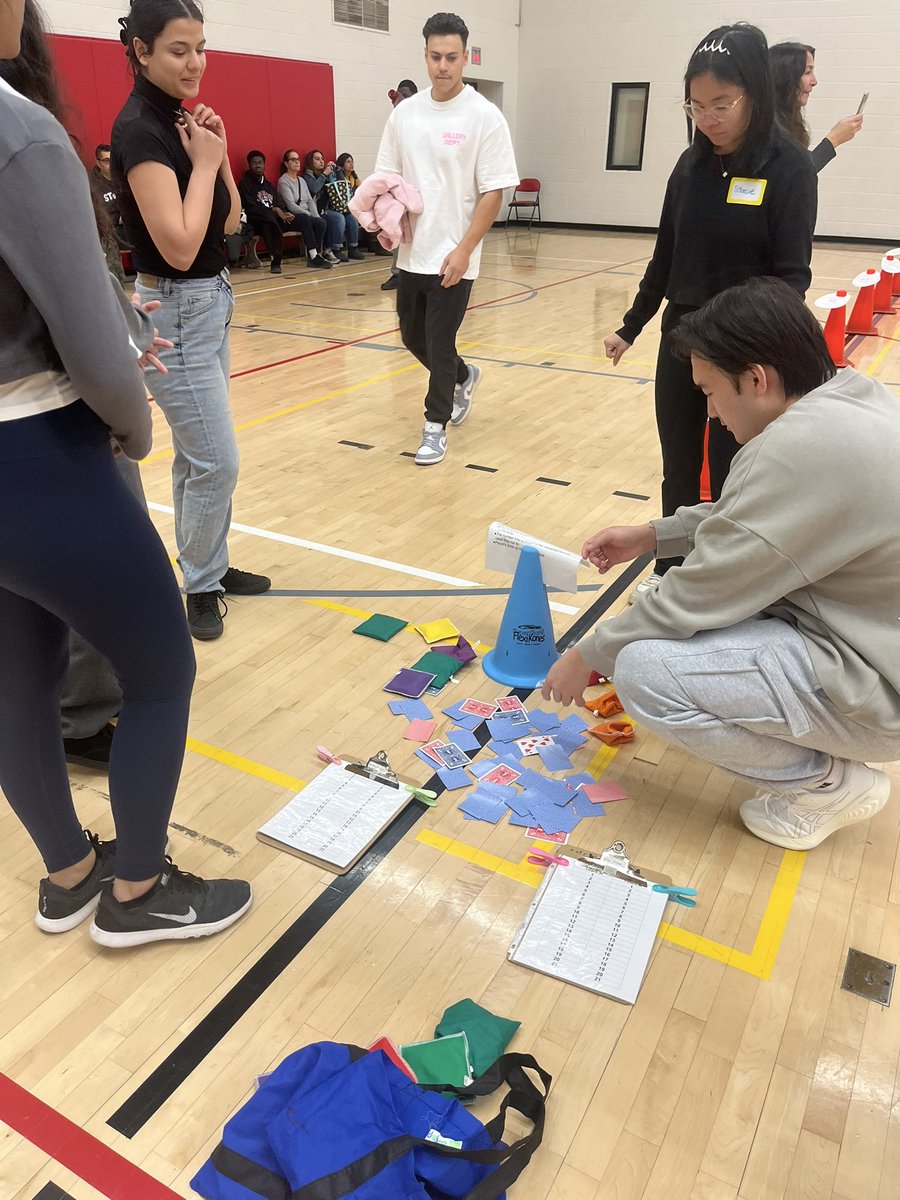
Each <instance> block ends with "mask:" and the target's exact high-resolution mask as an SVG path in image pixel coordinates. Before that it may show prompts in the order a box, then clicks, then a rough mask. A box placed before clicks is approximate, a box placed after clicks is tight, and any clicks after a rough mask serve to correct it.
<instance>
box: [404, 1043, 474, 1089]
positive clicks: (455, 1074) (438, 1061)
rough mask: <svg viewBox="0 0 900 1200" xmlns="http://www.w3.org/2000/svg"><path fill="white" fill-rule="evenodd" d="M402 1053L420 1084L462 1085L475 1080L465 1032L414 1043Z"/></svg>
mask: <svg viewBox="0 0 900 1200" xmlns="http://www.w3.org/2000/svg"><path fill="white" fill-rule="evenodd" d="M400 1054H401V1055H402V1056H403V1059H404V1061H405V1062H407V1063H409V1065H410V1067H411V1068H412V1070H413V1071H414V1072H415V1076H416V1079H418V1081H419V1083H451V1084H453V1085H454V1087H463V1086H464V1085H466V1084H469V1083H471V1082H472V1078H473V1069H472V1063H471V1062H470V1060H469V1047H468V1044H467V1041H466V1035H465V1034H464V1033H462V1032H458V1033H455V1034H453V1035H452V1036H450V1037H442V1038H437V1039H436V1040H435V1041H433V1042H411V1043H410V1044H409V1045H406V1046H401V1047H400Z"/></svg>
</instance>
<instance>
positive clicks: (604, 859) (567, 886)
mask: <svg viewBox="0 0 900 1200" xmlns="http://www.w3.org/2000/svg"><path fill="white" fill-rule="evenodd" d="M561 853H562V854H564V855H565V857H566V858H567V859H568V860H569V862H568V865H565V866H563V865H558V866H552V867H550V868H549V869H548V871H547V874H546V876H545V877H544V881H543V883H542V884H541V886H540V888H539V890H538V893H537V896H536V897H535V899H534V901H533V903H532V904H531V906H530V908H529V909H528V912H527V914H526V915H525V919H524V921H523V922H522V924H521V926H520V927H519V930H518V932H517V933H516V936H515V938H514V939H513V941H512V944H511V945H510V948H509V953H508V955H507V957H508V959H509V961H510V962H512V963H517V964H518V965H520V966H524V967H528V968H530V969H531V970H534V971H539V972H541V973H542V974H544V975H550V976H552V977H553V978H555V979H562V980H563V981H564V982H566V983H573V984H575V985H576V986H577V987H582V988H585V989H587V990H588V991H592V992H596V993H598V994H599V995H602V996H606V997H608V998H609V999H611V1000H618V1001H620V1002H621V1003H624V1004H633V1003H634V1002H635V1000H636V999H637V996H638V992H639V991H640V987H641V984H642V982H643V978H644V974H645V972H646V969H647V964H648V962H649V961H650V954H651V952H652V950H653V944H654V942H655V940H656V935H657V932H658V930H659V925H660V922H661V921H662V917H663V912H664V910H665V906H666V902H667V897H666V894H665V893H664V892H658V891H655V890H654V887H653V885H654V883H657V882H660V883H661V882H670V881H668V880H665V879H664V878H654V877H651V876H650V875H649V874H646V873H644V872H642V871H641V870H640V869H639V868H638V867H636V866H635V864H634V863H633V862H632V861H631V859H630V858H629V856H628V853H627V851H626V849H625V845H624V843H623V842H614V843H613V845H612V846H609V847H607V849H606V850H603V851H601V852H600V853H597V852H596V851H588V850H583V849H581V848H580V847H577V846H566V847H565V850H564V851H561Z"/></svg>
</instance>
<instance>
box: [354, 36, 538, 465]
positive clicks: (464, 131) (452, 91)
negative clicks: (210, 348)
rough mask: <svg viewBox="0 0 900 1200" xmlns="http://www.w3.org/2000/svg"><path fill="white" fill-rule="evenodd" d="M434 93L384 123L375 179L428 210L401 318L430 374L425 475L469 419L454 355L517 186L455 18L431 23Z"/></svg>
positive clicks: (466, 374) (499, 117)
mask: <svg viewBox="0 0 900 1200" xmlns="http://www.w3.org/2000/svg"><path fill="white" fill-rule="evenodd" d="M422 33H423V35H424V37H425V63H426V65H427V67H428V77H429V79H430V80H431V87H430V88H429V89H427V90H426V91H422V92H419V93H418V95H415V96H411V97H409V99H407V100H404V102H403V103H402V104H399V105H397V107H396V108H395V109H394V111H393V112H392V113H391V115H390V118H389V119H388V123H387V126H386V127H385V131H384V136H383V137H382V139H381V147H380V149H379V151H378V159H377V161H376V163H375V170H376V171H390V172H392V173H394V174H397V175H402V176H403V178H404V179H405V180H406V182H407V183H411V184H413V185H414V186H415V187H417V188H418V190H419V192H420V193H421V195H422V200H423V202H424V210H423V211H422V213H421V214H420V215H419V216H418V217H416V216H411V218H410V220H411V225H412V241H411V242H409V243H408V244H407V245H404V246H401V247H400V257H399V261H398V266H399V268H400V276H399V282H398V287H397V315H398V317H399V319H400V333H401V336H402V338H403V344H404V345H405V346H406V348H407V350H409V351H410V352H411V353H412V354H414V355H415V356H416V358H418V360H419V361H420V362H421V363H422V364H423V366H425V367H427V368H428V371H429V375H430V379H429V384H428V394H427V396H426V398H425V426H424V429H423V430H422V444H421V446H420V447H419V450H418V452H417V454H416V463H417V464H418V465H419V466H422V467H425V466H430V465H431V464H433V463H439V462H441V460H442V459H443V457H444V455H445V454H446V451H447V433H446V428H447V423H448V421H449V422H450V423H451V424H453V425H461V424H462V423H463V421H464V420H465V419H466V417H467V416H468V415H469V412H470V411H471V407H472V396H473V394H474V391H475V388H476V386H477V384H478V380H479V377H480V375H481V371H480V369H479V368H478V367H475V366H467V365H466V363H464V362H463V360H462V359H461V358H460V357H459V355H458V354H457V352H456V333H457V330H458V329H459V327H460V325H461V324H462V321H463V317H464V316H465V313H466V307H467V305H468V302H469V295H470V293H471V290H472V282H473V280H474V279H476V278H477V276H478V267H479V263H480V261H481V241H482V239H483V237H484V235H485V234H486V233H487V231H488V230H489V229H490V227H491V225H493V223H494V220H495V218H496V216H497V213H498V212H499V211H500V202H501V200H502V198H503V189H504V188H507V187H515V185H516V184H517V183H518V182H519V174H518V171H517V169H516V159H515V155H514V154H513V148H512V142H511V140H510V136H509V126H508V125H507V124H506V120H505V118H504V116H503V114H502V113H501V112H500V110H499V109H498V108H497V107H496V105H494V104H491V103H490V101H488V100H485V99H484V97H483V96H480V95H479V94H478V92H476V91H475V89H474V88H471V87H468V86H467V85H466V84H464V83H463V79H462V75H463V71H464V69H465V66H466V63H467V62H468V61H469V52H468V50H467V49H466V46H467V43H468V40H469V31H468V29H467V28H466V25H465V23H464V22H463V20H462V18H460V17H458V16H456V14H455V13H436V14H435V15H434V16H433V17H429V19H428V20H427V21H426V22H425V27H424V29H423V30H422Z"/></svg>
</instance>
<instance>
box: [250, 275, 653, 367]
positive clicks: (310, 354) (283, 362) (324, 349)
mask: <svg viewBox="0 0 900 1200" xmlns="http://www.w3.org/2000/svg"><path fill="white" fill-rule="evenodd" d="M646 257H647V256H646V254H645V255H642V256H641V257H640V258H632V259H630V260H629V261H628V262H623V263H616V264H615V266H612V267H601V268H599V269H598V270H596V271H585V272H584V274H583V275H572V276H570V278H568V279H557V280H555V281H554V282H553V283H542V284H539V285H538V286H537V287H533V288H523V289H522V290H521V291H520V292H511V293H510V294H509V295H508V296H496V297H495V298H494V299H493V300H482V301H481V303H480V304H470V305H469V307H468V308H467V309H466V311H467V312H471V311H472V310H473V309H476V308H489V307H490V305H492V304H503V303H504V302H505V301H507V300H516V299H518V297H519V296H530V295H531V294H532V293H533V292H545V291H546V290H547V288H552V287H560V286H561V285H562V284H565V283H577V282H578V280H579V279H589V278H590V276H592V275H605V274H606V272H607V271H618V270H620V269H621V268H622V267H630V266H632V265H633V264H634V263H636V262H643V261H644V259H645V258H646ZM399 332H400V327H399V326H395V327H394V328H393V329H382V330H381V331H380V332H379V333H367V334H365V335H364V336H363V337H358V338H353V339H352V340H351V341H349V342H338V344H337V345H335V346H321V347H320V348H319V349H318V350H307V352H306V353H305V354H294V355H292V356H291V357H290V358H281V359H279V360H278V362H270V363H263V365H262V366H261V367H248V369H247V370H246V371H237V372H236V373H235V374H234V375H232V376H231V378H232V379H242V378H243V377H244V376H245V375H255V374H256V373H257V372H258V371H268V370H269V369H270V368H271V367H286V366H287V365H288V363H293V362H299V361H300V360H301V359H303V358H315V357H316V355H317V354H329V353H330V352H331V351H332V350H342V349H343V348H344V347H345V346H356V345H358V343H359V342H372V341H374V340H375V339H376V338H381V337H388V336H389V335H390V334H392V333H399Z"/></svg>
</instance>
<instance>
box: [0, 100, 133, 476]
mask: <svg viewBox="0 0 900 1200" xmlns="http://www.w3.org/2000/svg"><path fill="white" fill-rule="evenodd" d="M60 196H65V197H66V210H65V211H66V219H65V223H64V228H63V226H61V225H60V221H59V197H60ZM152 328H153V327H152V321H150V319H149V318H147V317H145V316H144V314H139V313H138V311H137V309H135V308H134V306H133V305H132V304H130V303H129V301H128V300H127V298H126V297H125V295H124V293H123V292H122V290H121V289H120V288H119V287H118V284H116V282H115V280H114V279H113V278H112V276H111V275H110V273H109V271H108V270H107V266H106V259H105V257H104V254H103V251H102V249H101V246H100V239H99V237H98V236H97V226H96V223H95V221H94V211H93V207H92V205H91V197H90V185H89V183H88V177H87V172H86V171H85V169H84V167H83V166H82V164H81V163H80V162H79V161H78V158H77V157H76V155H75V152H74V150H73V149H72V146H71V144H70V142H69V138H68V135H67V134H66V132H65V130H64V129H63V128H62V126H61V125H60V124H59V123H58V122H57V121H56V120H55V119H54V118H53V117H52V116H51V115H50V114H49V113H48V112H47V111H46V110H45V109H43V108H41V107H40V106H39V105H37V104H32V102H31V101H30V100H26V99H25V98H24V97H23V96H20V95H19V93H18V92H16V91H14V90H13V89H12V88H10V87H9V86H8V85H7V84H6V83H4V82H3V81H2V80H0V384H4V383H14V382H16V381H18V380H21V379H27V378H28V377H29V376H31V375H38V374H41V373H43V372H45V371H63V372H64V373H65V374H66V375H67V376H68V377H69V379H70V380H71V381H72V384H73V386H74V388H75V390H76V392H77V393H78V395H79V396H80V397H81V398H82V399H83V400H84V402H85V403H86V404H87V405H89V407H90V408H92V409H93V410H94V412H95V413H96V414H97V416H98V417H99V418H100V419H101V421H103V422H104V424H105V425H106V426H107V427H108V429H109V431H110V433H111V434H112V435H113V436H114V437H115V438H116V440H117V441H118V443H119V445H120V446H121V447H122V449H123V450H124V451H125V453H126V454H127V455H128V457H129V458H143V457H144V456H145V455H146V454H147V452H148V451H149V449H150V444H151V419H150V406H149V404H148V403H147V393H146V390H145V388H144V382H143V375H142V374H141V371H140V368H139V367H138V362H137V353H136V350H135V346H137V348H138V349H139V350H141V351H143V350H146V349H147V348H148V347H149V345H150V344H151V342H152V338H153V332H152ZM129 335H131V337H133V339H134V343H135V345H131V344H130V342H129ZM0 434H2V426H0Z"/></svg>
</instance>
